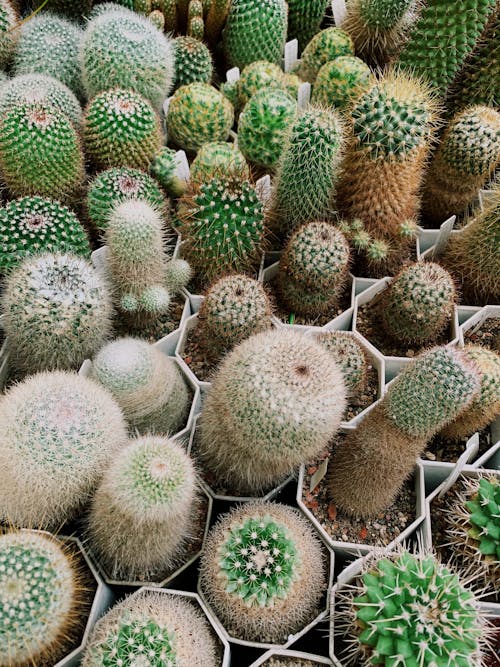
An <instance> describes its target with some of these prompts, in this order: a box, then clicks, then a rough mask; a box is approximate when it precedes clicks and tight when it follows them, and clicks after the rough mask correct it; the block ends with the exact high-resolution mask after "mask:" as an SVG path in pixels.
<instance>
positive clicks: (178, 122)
mask: <svg viewBox="0 0 500 667" xmlns="http://www.w3.org/2000/svg"><path fill="white" fill-rule="evenodd" d="M233 121H234V110H233V107H232V104H231V103H230V102H229V100H228V99H227V98H226V97H224V95H223V94H222V93H221V92H219V91H218V90H216V89H215V88H214V87H213V86H210V85H208V84H207V83H201V82H199V81H195V82H194V83H190V84H188V85H187V86H181V88H179V89H178V90H176V92H175V93H174V96H173V97H172V99H171V100H170V105H169V107H168V113H167V131H168V138H169V140H171V141H173V142H174V143H175V144H177V145H178V146H180V147H181V148H184V150H187V151H197V150H198V149H199V148H200V147H201V146H202V145H203V144H205V143H207V142H209V141H225V140H226V139H227V138H228V136H229V131H230V130H231V127H232V126H233Z"/></svg>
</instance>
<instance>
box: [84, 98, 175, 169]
mask: <svg viewBox="0 0 500 667" xmlns="http://www.w3.org/2000/svg"><path fill="white" fill-rule="evenodd" d="M83 137H84V142H85V150H86V153H87V155H88V157H89V158H90V159H91V160H92V162H93V163H94V165H95V166H96V167H97V168H100V169H107V168H108V167H136V168H137V169H146V170H147V169H148V168H149V165H150V163H151V161H152V160H153V158H154V156H155V154H156V153H157V151H159V150H160V148H161V146H162V143H163V140H162V135H161V129H160V121H159V118H158V116H157V115H156V113H155V111H154V110H153V108H152V107H151V105H150V104H149V102H147V100H145V99H144V98H143V97H141V96H140V95H137V94H136V93H133V92H132V91H129V90H118V89H117V90H108V91H105V92H104V93H100V94H99V95H97V96H96V97H94V99H93V100H92V101H91V102H90V103H89V105H88V107H87V109H86V111H85V127H84V135H83Z"/></svg>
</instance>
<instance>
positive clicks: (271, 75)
mask: <svg viewBox="0 0 500 667" xmlns="http://www.w3.org/2000/svg"><path fill="white" fill-rule="evenodd" d="M237 87H238V98H239V103H240V104H241V105H242V106H243V105H245V104H246V103H247V102H248V101H249V100H250V98H251V97H253V95H255V93H258V92H259V91H260V90H262V89H263V88H265V89H267V88H282V87H283V72H282V70H281V67H278V65H276V64H275V63H270V62H267V61H266V60H256V61H255V62H252V63H250V64H249V65H247V66H246V67H245V69H244V70H243V71H242V72H241V75H240V78H239V79H238V82H237Z"/></svg>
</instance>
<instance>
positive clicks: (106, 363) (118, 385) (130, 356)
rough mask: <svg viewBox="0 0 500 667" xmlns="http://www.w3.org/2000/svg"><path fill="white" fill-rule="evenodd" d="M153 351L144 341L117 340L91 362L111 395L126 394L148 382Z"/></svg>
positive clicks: (133, 339)
mask: <svg viewBox="0 0 500 667" xmlns="http://www.w3.org/2000/svg"><path fill="white" fill-rule="evenodd" d="M153 350H154V348H153V347H152V346H151V345H150V344H149V343H147V342H146V341H144V340H138V339H136V338H119V339H117V340H114V341H112V342H111V343H108V344H107V345H105V346H104V347H103V348H102V349H101V350H100V352H99V354H98V355H97V356H96V358H95V360H94V363H93V370H94V373H95V375H96V377H97V379H98V380H99V381H100V382H103V383H104V384H105V386H106V388H107V389H109V390H110V391H111V392H112V393H113V394H114V395H116V396H119V395H120V394H127V393H129V392H130V391H134V390H136V389H138V388H139V387H141V386H143V385H145V384H147V383H148V382H149V381H150V379H151V376H152V375H153V369H154V360H155V359H154V353H153Z"/></svg>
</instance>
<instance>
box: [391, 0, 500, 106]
mask: <svg viewBox="0 0 500 667" xmlns="http://www.w3.org/2000/svg"><path fill="white" fill-rule="evenodd" d="M495 6H496V0H467V3H466V5H465V6H464V4H463V2H462V0H450V1H449V2H443V1H442V0H428V2H427V3H426V6H425V7H423V9H422V11H421V13H420V16H419V18H418V20H417V21H416V23H415V24H414V26H413V29H412V30H411V32H410V36H409V39H408V42H407V43H406V45H405V47H404V49H403V51H402V52H401V54H400V56H399V58H398V65H399V67H401V68H402V69H406V70H408V71H410V72H412V74H413V75H415V76H418V77H422V78H424V79H426V80H427V81H428V82H429V83H430V84H431V85H432V87H433V88H434V89H435V90H436V92H438V93H439V94H440V95H441V96H442V97H444V96H445V94H446V91H447V88H448V86H449V85H450V83H451V82H452V81H453V78H454V77H455V75H456V74H457V72H458V71H459V69H460V67H461V66H462V65H463V63H464V61H465V59H466V57H467V55H468V54H469V53H470V52H471V51H472V50H473V49H474V46H475V44H476V42H477V41H478V39H479V37H480V35H481V33H482V32H483V30H484V28H485V27H486V24H487V22H488V19H489V17H490V15H491V14H492V13H493V12H494V11H495Z"/></svg>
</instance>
